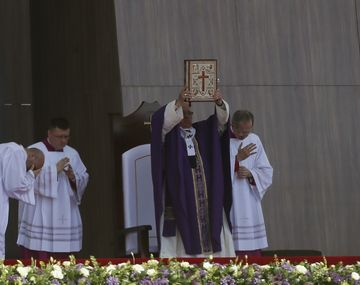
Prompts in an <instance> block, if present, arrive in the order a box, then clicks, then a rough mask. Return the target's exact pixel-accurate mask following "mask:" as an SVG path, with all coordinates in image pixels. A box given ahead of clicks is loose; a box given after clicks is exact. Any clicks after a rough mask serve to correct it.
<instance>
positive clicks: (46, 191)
mask: <svg viewBox="0 0 360 285" xmlns="http://www.w3.org/2000/svg"><path fill="white" fill-rule="evenodd" d="M57 175H58V174H57V169H56V165H47V166H44V167H43V168H42V169H41V172H40V174H39V175H38V177H37V179H36V187H35V190H36V193H38V194H40V195H41V196H45V197H49V198H56V197H57V194H58V193H57V187H58V177H57Z"/></svg>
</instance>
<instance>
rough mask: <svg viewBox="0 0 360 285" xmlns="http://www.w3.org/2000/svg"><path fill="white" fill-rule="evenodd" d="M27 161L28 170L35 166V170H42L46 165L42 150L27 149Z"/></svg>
mask: <svg viewBox="0 0 360 285" xmlns="http://www.w3.org/2000/svg"><path fill="white" fill-rule="evenodd" d="M26 152H27V160H26V170H29V169H31V168H32V167H33V166H34V168H33V170H38V169H41V168H42V167H43V165H44V160H45V157H44V154H43V152H42V151H41V150H40V149H37V148H27V149H26Z"/></svg>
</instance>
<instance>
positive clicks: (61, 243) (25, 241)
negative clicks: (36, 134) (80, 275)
mask: <svg viewBox="0 0 360 285" xmlns="http://www.w3.org/2000/svg"><path fill="white" fill-rule="evenodd" d="M31 147H34V148H38V149H40V150H42V151H43V153H44V155H45V162H44V166H43V168H42V170H41V173H40V175H39V176H38V177H37V179H36V182H35V200H36V204H35V206H31V205H28V204H24V203H19V236H18V240H17V243H18V244H19V245H22V246H24V247H26V248H28V249H31V250H37V251H47V252H77V251H80V250H81V247H82V221H81V216H80V211H79V205H80V202H81V198H82V196H83V194H84V191H85V188H86V185H87V183H88V180H89V175H88V173H87V170H86V167H85V165H84V164H83V162H82V161H81V158H80V156H79V154H78V152H77V151H76V150H75V149H74V148H72V147H70V146H65V147H64V149H63V151H62V152H59V151H48V149H47V147H46V146H45V145H44V143H43V142H39V143H36V144H34V145H32V146H31ZM64 157H68V158H69V159H70V165H71V167H72V169H73V171H74V174H75V177H76V189H77V190H76V191H74V190H73V189H72V187H71V185H70V181H69V178H68V177H67V176H66V174H65V172H64V171H61V172H59V174H58V173H57V169H56V163H57V162H58V161H59V160H60V159H62V158H64Z"/></svg>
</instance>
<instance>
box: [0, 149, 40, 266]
mask: <svg viewBox="0 0 360 285" xmlns="http://www.w3.org/2000/svg"><path fill="white" fill-rule="evenodd" d="M43 164H44V154H43V153H42V152H41V151H40V150H38V149H35V148H29V149H25V148H24V147H23V146H21V145H19V144H17V143H14V142H10V143H3V144H0V179H1V184H0V259H4V258H5V231H6V227H7V224H8V217H9V198H15V199H18V200H21V201H23V202H25V203H31V204H34V203H35V198H34V183H35V177H36V176H37V175H38V174H39V172H40V170H41V167H42V166H43Z"/></svg>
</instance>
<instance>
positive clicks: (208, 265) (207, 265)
mask: <svg viewBox="0 0 360 285" xmlns="http://www.w3.org/2000/svg"><path fill="white" fill-rule="evenodd" d="M203 267H204V268H205V269H206V270H210V269H211V268H212V267H213V265H212V264H211V263H210V262H208V261H206V262H204V264H203Z"/></svg>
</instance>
